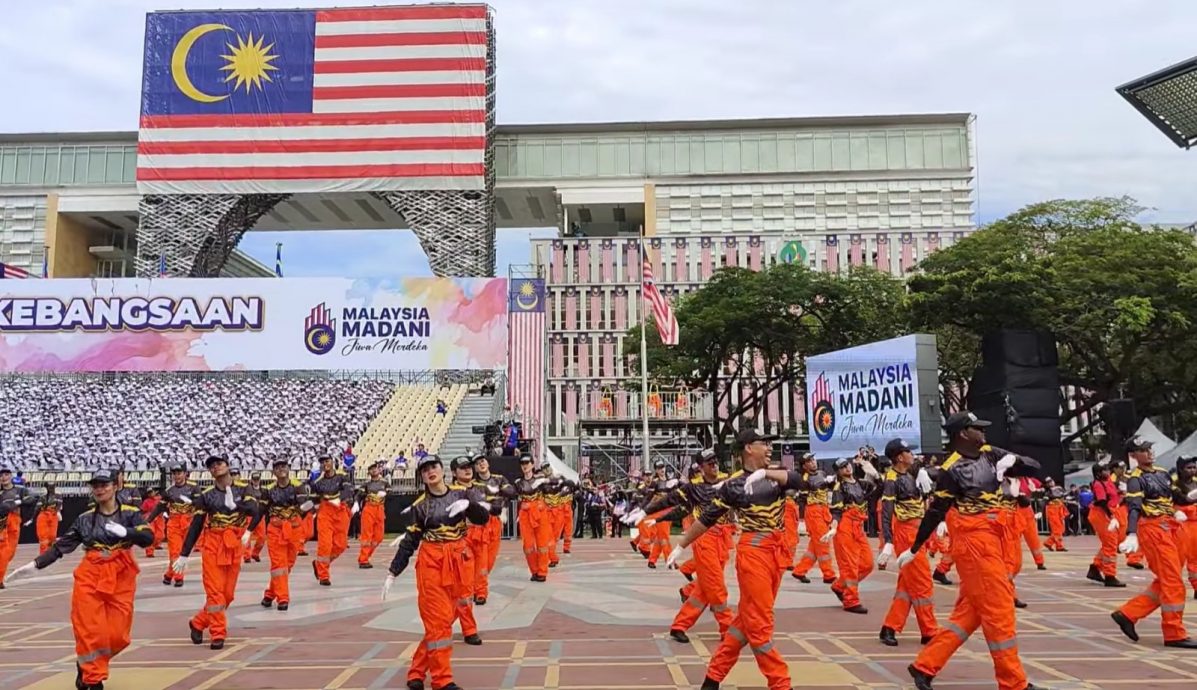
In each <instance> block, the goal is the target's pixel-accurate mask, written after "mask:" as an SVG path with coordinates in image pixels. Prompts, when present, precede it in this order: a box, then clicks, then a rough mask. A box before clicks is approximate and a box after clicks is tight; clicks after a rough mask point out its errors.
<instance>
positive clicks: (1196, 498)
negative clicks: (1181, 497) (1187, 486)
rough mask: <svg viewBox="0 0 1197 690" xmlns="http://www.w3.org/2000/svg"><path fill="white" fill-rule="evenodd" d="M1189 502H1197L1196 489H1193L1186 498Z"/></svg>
mask: <svg viewBox="0 0 1197 690" xmlns="http://www.w3.org/2000/svg"><path fill="white" fill-rule="evenodd" d="M1186 498H1188V499H1189V500H1190V501H1197V489H1193V490H1192V491H1190V492H1189V493H1188V495H1187V496H1186Z"/></svg>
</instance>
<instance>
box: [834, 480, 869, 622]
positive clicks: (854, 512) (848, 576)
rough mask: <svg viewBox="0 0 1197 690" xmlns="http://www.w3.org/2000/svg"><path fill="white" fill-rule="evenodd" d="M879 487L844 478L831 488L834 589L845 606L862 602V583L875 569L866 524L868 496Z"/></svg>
mask: <svg viewBox="0 0 1197 690" xmlns="http://www.w3.org/2000/svg"><path fill="white" fill-rule="evenodd" d="M876 488H877V487H876V485H875V484H873V483H872V482H869V481H867V480H861V481H846V480H843V479H841V480H839V481H838V482H836V485H835V489H834V490H833V491H832V498H831V516H832V519H833V520H835V521H836V523H838V526H837V527H836V532H835V536H834V537H833V538H832V542H833V544H834V545H835V561H836V563H837V564H838V565H839V567H840V577H839V579H838V580H836V581H835V583H834V584H832V585H831V591H833V592H835V593H836V594H837V595H839V596H840V600H841V601H842V602H843V604H844V608H845V609H850V608H852V607H853V606H859V605H860V583H861V582H862V581H863V580H864V579H865V578H866V577H868V576H869V574H870V573H872V572H873V549H872V547H871V546H870V545H869V538H868V536H867V535H865V531H864V525H865V522H867V521H868V519H869V498H870V495H871V494H873V493H875V491H876Z"/></svg>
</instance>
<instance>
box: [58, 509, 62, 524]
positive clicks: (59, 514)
mask: <svg viewBox="0 0 1197 690" xmlns="http://www.w3.org/2000/svg"><path fill="white" fill-rule="evenodd" d="M58 521H59V522H62V511H61V510H60V511H58Z"/></svg>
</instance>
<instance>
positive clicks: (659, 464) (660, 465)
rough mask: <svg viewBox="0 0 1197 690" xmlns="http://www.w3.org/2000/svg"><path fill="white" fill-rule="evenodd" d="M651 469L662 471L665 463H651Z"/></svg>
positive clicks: (660, 461)
mask: <svg viewBox="0 0 1197 690" xmlns="http://www.w3.org/2000/svg"><path fill="white" fill-rule="evenodd" d="M653 468H654V469H658V470H663V469H665V461H664V460H658V461H656V462H654V463H653Z"/></svg>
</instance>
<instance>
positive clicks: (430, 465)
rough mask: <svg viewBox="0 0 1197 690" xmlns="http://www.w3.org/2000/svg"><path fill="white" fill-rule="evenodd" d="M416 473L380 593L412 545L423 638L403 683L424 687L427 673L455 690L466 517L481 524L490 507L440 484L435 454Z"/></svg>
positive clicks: (467, 586)
mask: <svg viewBox="0 0 1197 690" xmlns="http://www.w3.org/2000/svg"><path fill="white" fill-rule="evenodd" d="M529 461H531V458H529ZM529 464H530V463H529ZM416 473H417V474H419V475H420V478H421V479H422V480H423V481H424V492H423V493H422V494H420V496H418V497H417V498H416V500H415V502H414V503H413V504H412V507H411V511H410V513H411V524H410V525H409V526H408V528H407V531H406V532H404V534H403V538H402V539H401V540H400V542H399V548H398V551H396V553H395V558H394V559H393V560H392V561H391V566H390V569H389V572H388V573H387V577H386V580H385V581H384V583H383V586H382V598H383V600H386V597H387V594H388V593H389V592H390V590H391V587H392V585H394V583H395V578H396V577H398V576H399V575H401V574H403V571H404V570H406V569H407V566H408V563H410V562H411V557H412V555H415V554H416V551H417V549H418V550H419V554H418V555H416V597H417V598H416V603H417V606H418V607H419V610H420V620H421V621H422V622H423V623H424V637H423V638H422V639H421V640H420V646H419V647H418V648H417V649H416V653H415V655H414V656H413V657H412V660H411V667H410V668H409V669H408V672H407V687H408V688H409V690H424V678H425V677H426V676H429V675H431V676H432V687H433V690H461V688H460V686H458V685H457V684H456V683H454V682H453V666H452V654H453V619H454V618H455V617H456V615H457V610H458V609H457V606H458V602H459V601H460V600H461V599H462V598H463V597H468V596H469V594H470V590H471V588H472V587H473V583H472V582H471V581H470V579H469V577H468V576H467V574H466V571H467V567H466V562H467V561H468V560H469V559H471V558H472V557H473V556H472V554H471V553H470V548H469V545H467V544H466V529H467V527H466V522H467V520H468V521H469V522H470V523H472V524H475V525H484V524H486V523H487V521H488V520H489V519H490V507H491V506H490V505H489V504H487V503H485V502H481V501H478V500H477V494H476V493H475V492H473V491H469V490H467V489H460V488H452V487H450V486H449V485H448V484H446V483H445V479H444V471H443V468H442V467H441V461H440V458H438V457H437V456H435V455H426V456H424V457H422V458H420V460H419V461H418V462H417V464H416ZM527 474H531V473H530V472H529V473H527ZM525 476H527V475H525ZM529 481H532V480H529ZM421 545H422V548H421Z"/></svg>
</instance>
